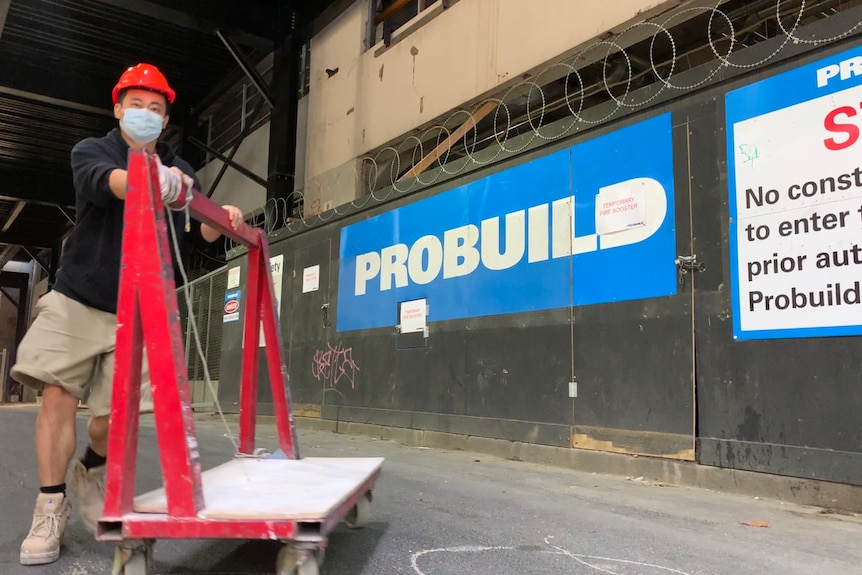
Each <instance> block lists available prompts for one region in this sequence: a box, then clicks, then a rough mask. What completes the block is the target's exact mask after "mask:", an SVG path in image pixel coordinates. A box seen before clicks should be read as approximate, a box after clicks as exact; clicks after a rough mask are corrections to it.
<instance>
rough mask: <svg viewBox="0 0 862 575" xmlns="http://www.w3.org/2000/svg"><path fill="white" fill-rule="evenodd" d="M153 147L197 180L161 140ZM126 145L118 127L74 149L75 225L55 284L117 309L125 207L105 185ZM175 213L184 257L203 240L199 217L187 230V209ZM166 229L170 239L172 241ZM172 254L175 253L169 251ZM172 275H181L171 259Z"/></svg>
mask: <svg viewBox="0 0 862 575" xmlns="http://www.w3.org/2000/svg"><path fill="white" fill-rule="evenodd" d="M156 152H157V153H158V155H159V158H160V160H161V162H162V163H163V164H165V165H166V166H176V167H178V168H179V169H181V170H182V171H183V172H185V173H186V174H188V175H189V176H192V177H193V178H194V179H195V187H196V188H197V189H200V182H199V181H198V179H197V177H196V176H195V172H194V170H193V169H192V167H191V166H190V165H189V164H188V162H186V161H185V160H183V159H182V158H180V157H179V156H177V155H176V154H174V152H173V151H172V150H171V149H169V146H167V145H165V144H162V143H159V144H158V145H157V146H156ZM128 154H129V146H128V144H126V142H125V140H123V138H122V135H121V134H120V130H119V128H114V129H113V130H111V131H110V132H108V133H107V134H106V135H105V136H103V137H101V138H87V139H85V140H82V141H81V142H79V143H78V144H76V145H75V147H74V148H73V149H72V157H71V159H72V177H73V181H74V185H75V210H76V222H75V228H74V230H73V231H72V233H71V235H70V236H69V237H68V239H67V240H66V245H65V247H64V248H63V254H62V256H61V257H60V262H59V268H58V270H57V278H56V282H55V283H54V287H53V289H55V290H57V291H58V292H60V293H61V294H63V295H65V296H67V297H69V298H72V299H74V300H76V301H78V302H80V303H82V304H84V305H86V306H89V307H92V308H95V309H98V310H102V311H106V312H110V313H117V295H118V290H119V285H120V259H121V256H122V244H123V211H124V208H125V202H124V201H123V200H120V199H119V198H117V197H116V196H115V195H114V194H113V192H111V189H110V187H109V185H108V177H109V175H110V173H111V171H112V170H114V169H116V168H120V169H123V170H125V169H126V168H127V165H128ZM167 213H169V214H170V215H172V216H173V217H174V222H175V229H176V231H177V234H178V239H179V241H180V245H181V246H183V248H184V249H183V251H184V252H185V254H184V257H186V255H187V253H188V251H187V249H185V248H187V247H188V245H189V243H191V245H198V246H203V245H205V244H206V242H205V240H204V239H203V237H202V236H201V231H200V223H199V222H196V221H194V220H192V222H191V224H192V226H191V228H192V229H191V232H190V233H188V234H187V233H185V214H184V213H183V212H174V211H168V212H167ZM170 241H171V240H170V230H168V242H169V243H170ZM171 254H172V256H173V247H172V244H171ZM173 257H174V259H176V257H175V256H173ZM174 268H175V274H174V275H175V281H176V282H177V286H179V285H181V283H180V282H181V281H182V277H181V276H180V275H179V273H177V272H178V271H179V270H178V268H177V266H176V262H175V266H174Z"/></svg>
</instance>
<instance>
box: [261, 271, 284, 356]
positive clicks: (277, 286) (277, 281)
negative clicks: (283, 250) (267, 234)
mask: <svg viewBox="0 0 862 575" xmlns="http://www.w3.org/2000/svg"><path fill="white" fill-rule="evenodd" d="M269 269H270V270H271V272H272V287H273V291H275V311H276V315H277V317H278V318H281V279H282V276H283V275H284V255H279V256H275V257H271V258H269ZM259 345H260V347H263V346H264V345H266V337H265V336H264V334H263V325H261V326H260V344H259Z"/></svg>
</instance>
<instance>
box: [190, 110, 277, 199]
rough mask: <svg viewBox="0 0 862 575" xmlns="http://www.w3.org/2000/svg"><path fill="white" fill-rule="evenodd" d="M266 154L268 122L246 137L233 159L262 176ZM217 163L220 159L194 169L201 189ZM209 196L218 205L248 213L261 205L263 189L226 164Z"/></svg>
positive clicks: (214, 173)
mask: <svg viewBox="0 0 862 575" xmlns="http://www.w3.org/2000/svg"><path fill="white" fill-rule="evenodd" d="M268 158H269V123H268V122H267V123H266V124H264V125H263V126H261V127H260V128H257V129H256V130H255V131H254V132H252V133H251V134H249V135H248V137H246V139H245V140H244V141H243V143H242V144H241V145H240V147H239V150H238V151H237V153H236V155H235V156H234V158H233V159H234V161H236V162H237V163H238V164H240V165H242V166H243V167H245V168H248V169H249V170H251V171H252V172H254V173H255V174H257V175H258V176H260V177H262V178H264V179H265V178H266V177H267V160H268ZM221 166H222V162H221V161H219V160H215V159H214V160H212V161H211V162H210V163H209V164H207V165H206V166H204V168H203V169H201V170H199V171H198V178H200V181H201V185H202V186H203V189H204V190H209V187H210V185H211V184H212V182H213V180H215V178H216V176H217V175H218V173H219V170H220V169H221ZM212 199H213V201H215V202H217V203H219V204H222V205H224V204H230V205H233V206H236V207H238V208H239V209H241V210H242V211H243V213H244V214H248V213H249V212H252V211H254V210H256V209H258V208H260V207H261V206H263V204H264V202H265V201H266V189H265V188H263V187H262V186H260V185H258V184H257V183H256V182H253V181H252V180H250V179H249V178H247V177H246V176H244V175H242V174H241V173H239V172H237V171H236V170H234V169H233V168H231V167H228V169H227V171H226V172H225V173H224V176H222V179H221V182H220V183H219V185H218V187H217V188H216V191H215V194H213V197H212Z"/></svg>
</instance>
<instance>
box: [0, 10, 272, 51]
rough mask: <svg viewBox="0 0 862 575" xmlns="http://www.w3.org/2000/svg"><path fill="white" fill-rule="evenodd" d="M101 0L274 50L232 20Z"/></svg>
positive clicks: (265, 41)
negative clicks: (229, 33)
mask: <svg viewBox="0 0 862 575" xmlns="http://www.w3.org/2000/svg"><path fill="white" fill-rule="evenodd" d="M0 1H2V0H0ZM100 1H101V2H102V3H104V4H108V5H110V6H115V7H117V8H122V9H123V10H128V11H129V12H135V13H137V14H141V15H142V16H147V17H149V18H155V19H156V20H160V21H162V22H167V23H169V24H173V25H174V26H179V27H181V28H186V29H188V30H194V31H196V32H200V33H203V34H213V35H214V34H215V31H216V30H217V29H218V28H225V29H226V30H229V31H230V32H231V35H232V36H233V37H234V39H235V40H236V41H237V42H239V43H240V44H244V45H245V46H249V47H251V48H257V49H259V50H264V51H269V50H272V39H270V38H266V37H265V36H261V35H259V34H254V33H251V32H247V31H245V30H238V29H236V28H234V27H233V26H231V23H230V22H214V21H212V20H209V19H208V18H204V17H201V16H198V15H197V14H192V13H190V12H183V11H182V10H175V9H173V8H168V7H167V6H162V5H161V4H157V3H155V2H149V1H147V0H100ZM178 4H179V3H178Z"/></svg>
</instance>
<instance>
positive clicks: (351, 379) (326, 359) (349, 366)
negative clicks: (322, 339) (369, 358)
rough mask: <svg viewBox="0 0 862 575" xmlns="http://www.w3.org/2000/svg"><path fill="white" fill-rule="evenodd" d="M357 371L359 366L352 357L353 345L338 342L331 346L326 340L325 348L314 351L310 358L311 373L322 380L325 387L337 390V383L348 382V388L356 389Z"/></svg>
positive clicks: (345, 383) (344, 383) (343, 383)
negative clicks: (347, 345) (343, 344)
mask: <svg viewBox="0 0 862 575" xmlns="http://www.w3.org/2000/svg"><path fill="white" fill-rule="evenodd" d="M358 371H359V366H358V365H356V361H355V360H354V359H353V347H344V346H342V345H341V344H340V343H337V344H335V345H334V346H333V345H332V344H331V343H329V342H327V343H326V347H325V348H319V349H316V350H315V351H314V356H313V357H312V359H311V375H312V377H314V379H316V380H317V381H321V382H323V383H324V384H325V386H326V389H333V390H337V389H338V386H339V385H347V384H350V389H356V372H358Z"/></svg>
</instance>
